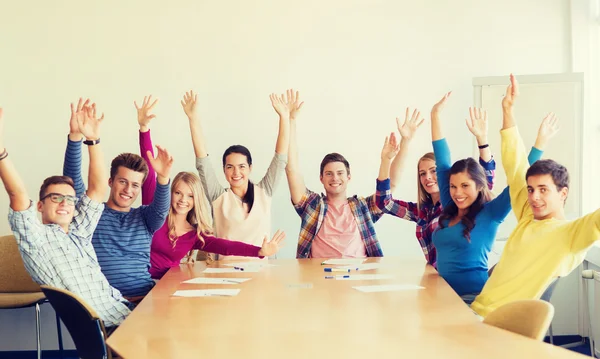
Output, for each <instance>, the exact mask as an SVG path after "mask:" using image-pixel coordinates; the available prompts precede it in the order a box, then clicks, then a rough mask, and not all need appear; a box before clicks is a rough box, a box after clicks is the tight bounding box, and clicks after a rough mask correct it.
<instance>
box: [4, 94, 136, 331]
mask: <svg viewBox="0 0 600 359" xmlns="http://www.w3.org/2000/svg"><path fill="white" fill-rule="evenodd" d="M103 117H104V116H102V117H100V118H98V117H97V116H96V107H95V104H94V105H89V101H88V102H86V103H85V105H84V106H83V107H82V108H81V110H80V111H78V112H77V120H78V121H77V122H78V125H79V129H80V131H81V132H82V133H83V134H84V136H85V137H86V139H87V141H86V142H85V143H86V144H87V145H88V149H89V156H90V167H89V179H88V182H89V186H88V190H87V192H86V194H85V195H84V196H82V198H81V199H79V200H78V199H77V198H76V197H75V189H74V187H73V181H72V180H71V178H69V177H64V176H52V177H48V178H46V179H45V180H44V183H43V184H42V187H41V189H40V197H39V202H38V203H37V206H34V205H33V202H32V201H31V200H30V197H29V195H28V194H27V191H26V189H25V185H24V183H23V181H22V180H21V178H20V176H19V174H18V173H17V171H16V169H15V167H14V166H13V164H12V163H11V161H10V158H9V157H8V152H7V150H6V148H5V147H4V144H3V131H2V127H3V126H2V124H3V123H2V122H3V120H2V108H0V178H1V179H2V182H3V183H4V186H5V188H6V192H7V193H8V196H9V198H10V209H9V214H8V221H9V223H10V226H11V229H12V231H13V233H14V235H15V238H16V240H17V243H18V245H19V250H20V252H21V256H22V257H23V261H24V264H25V268H26V269H27V271H28V272H29V274H30V275H31V277H32V278H33V279H34V280H35V281H36V282H37V283H38V284H45V285H49V286H53V287H57V288H61V289H66V290H68V291H70V292H72V293H75V294H77V295H78V296H79V297H81V298H82V299H83V300H84V301H85V302H86V303H87V304H88V305H90V306H91V307H92V308H93V309H94V310H95V311H96V312H97V314H98V315H99V316H100V318H101V319H102V320H103V321H104V323H105V325H106V326H107V327H109V328H110V327H115V326H117V325H119V324H121V322H122V321H123V320H124V319H125V317H127V315H128V314H129V313H130V309H129V307H130V303H129V302H127V301H126V300H125V299H124V298H123V296H122V295H121V293H120V292H119V291H118V290H116V289H115V288H113V287H111V286H110V284H109V283H108V281H107V280H106V277H104V275H103V274H102V272H101V270H100V266H99V264H98V260H97V258H96V253H95V252H94V247H93V246H92V243H91V240H92V234H93V233H94V230H95V228H96V225H97V224H98V220H99V219H100V215H101V214H102V210H103V209H104V205H103V204H102V199H103V197H104V195H105V188H106V182H107V180H108V178H107V176H106V173H105V171H104V165H103V158H102V157H103V156H102V152H101V149H100V145H99V142H100V136H99V125H100V122H101V120H102V119H103ZM36 210H37V211H38V212H40V213H41V215H42V220H41V221H40V220H39V219H38V218H37V214H36Z"/></svg>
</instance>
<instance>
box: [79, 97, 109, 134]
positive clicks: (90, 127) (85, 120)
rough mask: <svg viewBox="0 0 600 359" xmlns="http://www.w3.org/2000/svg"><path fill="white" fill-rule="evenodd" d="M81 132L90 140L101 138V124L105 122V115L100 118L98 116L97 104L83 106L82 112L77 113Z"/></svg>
mask: <svg viewBox="0 0 600 359" xmlns="http://www.w3.org/2000/svg"><path fill="white" fill-rule="evenodd" d="M76 117H77V125H78V126H79V132H81V134H82V135H84V136H85V138H87V139H88V140H97V139H99V138H100V123H101V122H102V120H104V114H102V116H100V118H98V117H97V115H96V104H95V103H94V104H92V105H91V106H89V105H87V106H83V107H82V108H81V111H79V112H77V113H76Z"/></svg>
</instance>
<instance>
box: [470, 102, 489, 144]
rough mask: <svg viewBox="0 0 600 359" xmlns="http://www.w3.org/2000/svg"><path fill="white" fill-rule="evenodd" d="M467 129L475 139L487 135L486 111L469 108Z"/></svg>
mask: <svg viewBox="0 0 600 359" xmlns="http://www.w3.org/2000/svg"><path fill="white" fill-rule="evenodd" d="M469 117H470V119H467V127H468V128H469V131H471V133H472V134H473V136H475V137H485V136H487V134H488V121H487V111H486V110H484V109H481V108H475V107H469Z"/></svg>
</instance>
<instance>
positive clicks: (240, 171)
mask: <svg viewBox="0 0 600 359" xmlns="http://www.w3.org/2000/svg"><path fill="white" fill-rule="evenodd" d="M251 171H252V166H251V165H249V164H248V159H247V158H246V156H245V155H243V154H241V153H231V154H229V155H227V157H225V165H224V166H223V172H224V173H225V179H227V182H229V186H230V187H231V188H236V187H238V188H246V187H248V181H249V179H248V178H249V176H250V172H251Z"/></svg>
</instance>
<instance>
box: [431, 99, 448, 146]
mask: <svg viewBox="0 0 600 359" xmlns="http://www.w3.org/2000/svg"><path fill="white" fill-rule="evenodd" d="M450 95H452V91H450V92H448V93H447V94H445V95H444V97H442V99H441V100H439V101H438V102H437V103H436V104H435V105H433V108H432V109H431V141H437V140H440V139H442V138H444V136H442V126H441V124H440V114H441V112H442V110H443V109H444V107H445V106H446V102H447V101H448V98H449V97H450Z"/></svg>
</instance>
